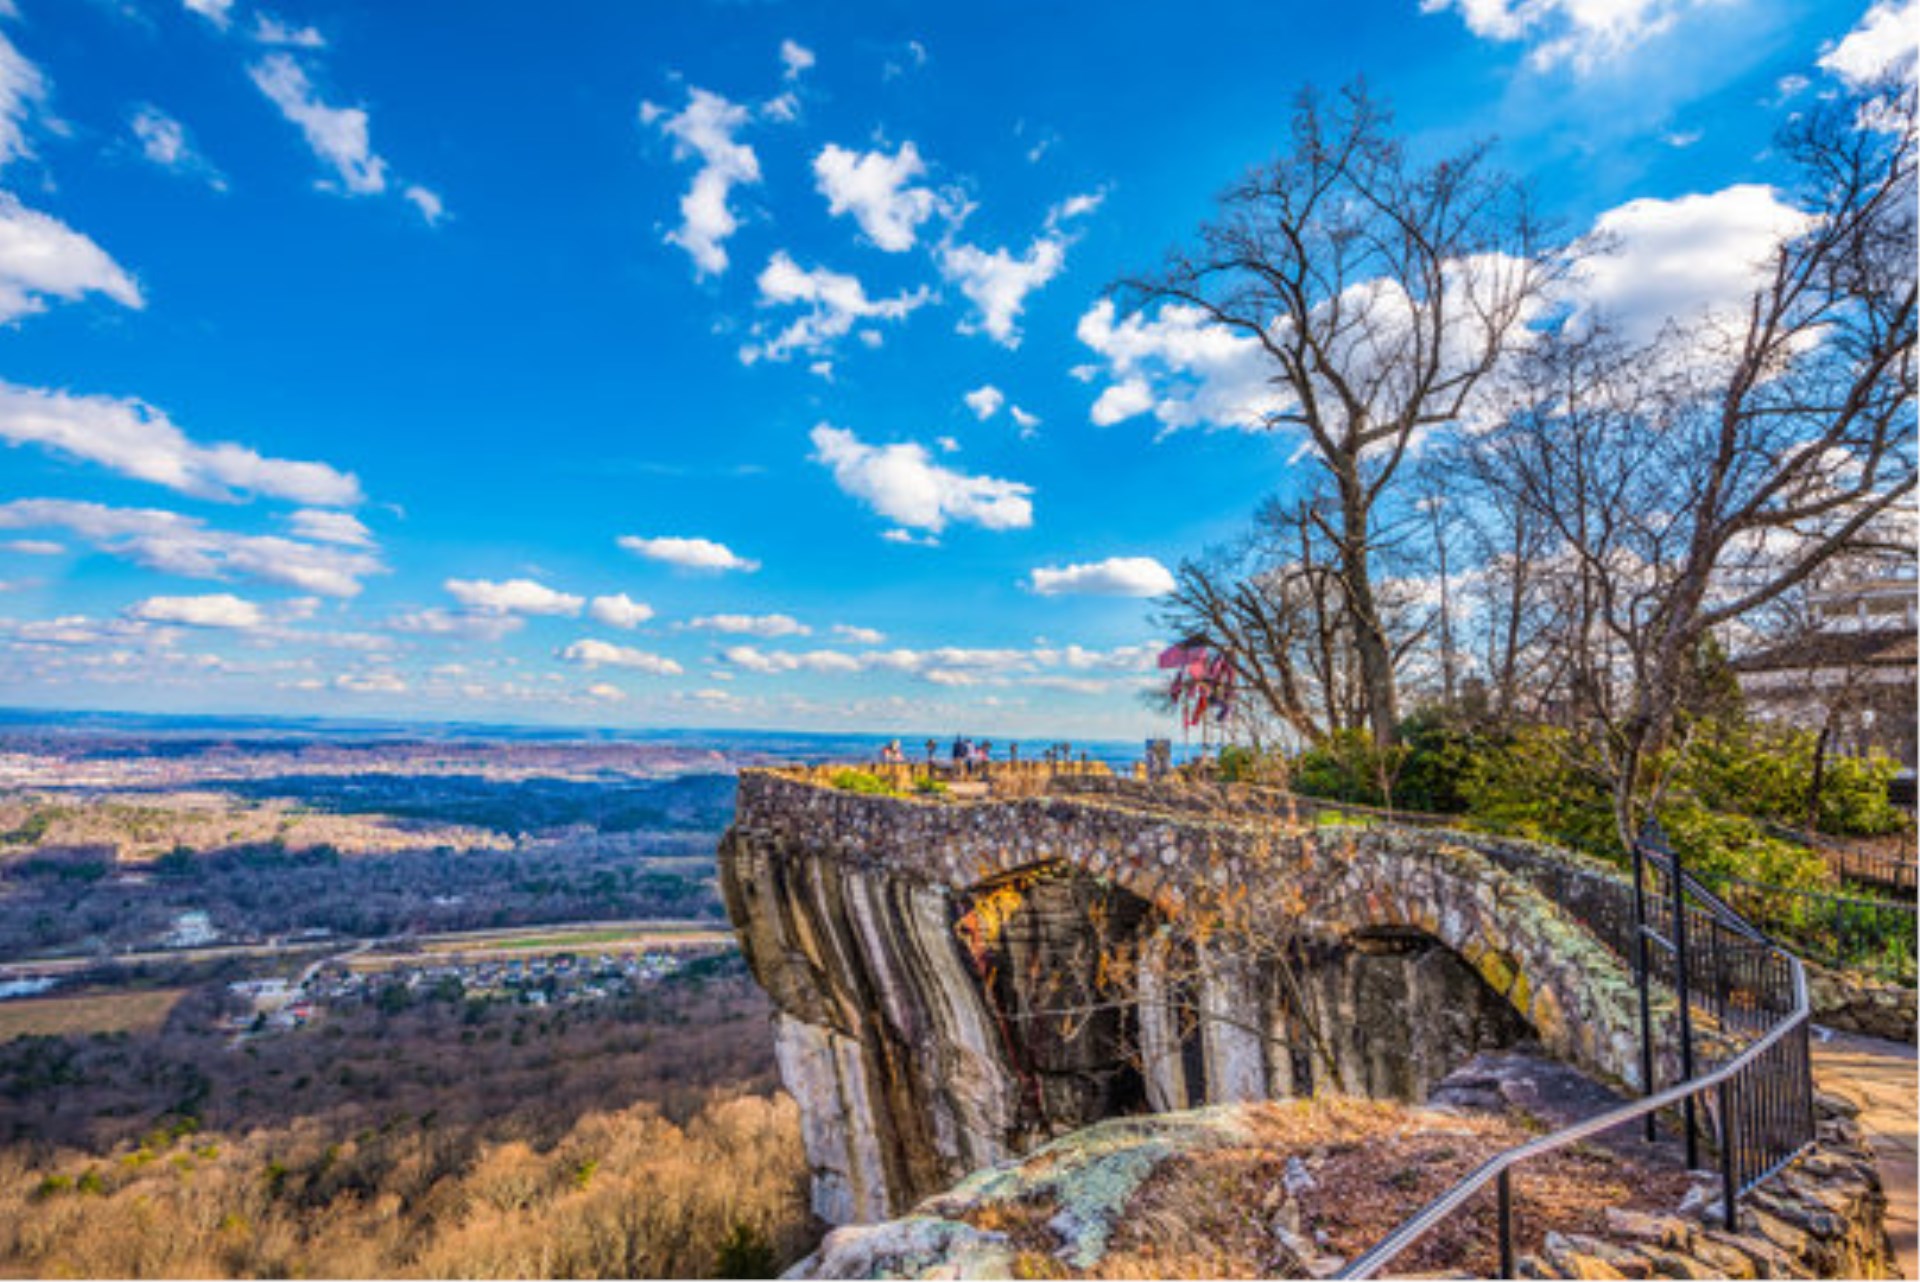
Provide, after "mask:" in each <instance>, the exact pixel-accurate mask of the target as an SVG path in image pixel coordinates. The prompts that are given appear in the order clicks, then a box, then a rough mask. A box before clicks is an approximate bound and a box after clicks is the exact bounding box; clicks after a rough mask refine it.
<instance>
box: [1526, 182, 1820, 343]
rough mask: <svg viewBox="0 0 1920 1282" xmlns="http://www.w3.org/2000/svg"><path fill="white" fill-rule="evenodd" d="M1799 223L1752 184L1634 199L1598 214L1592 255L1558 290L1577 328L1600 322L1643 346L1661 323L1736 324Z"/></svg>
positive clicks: (1802, 218) (1803, 222) (1802, 224)
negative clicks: (1712, 320) (1777, 250)
mask: <svg viewBox="0 0 1920 1282" xmlns="http://www.w3.org/2000/svg"><path fill="white" fill-rule="evenodd" d="M1806 226H1807V217H1806V215H1805V214H1803V213H1801V212H1800V211H1798V210H1796V209H1794V208H1793V207H1792V206H1791V205H1788V204H1786V203H1784V202H1782V201H1781V200H1780V198H1779V197H1778V196H1776V195H1775V194H1774V192H1773V189H1772V188H1770V187H1765V186H1758V185H1753V184H1743V185H1740V186H1735V187H1728V188H1725V189H1724V190H1721V191H1717V192H1713V193H1710V194H1707V195H1693V196H1681V197H1679V198H1677V199H1674V200H1654V199H1644V200H1634V201H1629V202H1627V203H1626V204H1624V205H1620V206H1618V207H1616V208H1614V209H1611V210H1608V211H1607V212H1606V213H1604V214H1602V215H1601V216H1600V217H1599V219H1598V220H1597V221H1596V222H1595V223H1594V227H1593V232H1592V235H1593V237H1594V239H1595V241H1596V243H1597V244H1598V245H1599V246H1600V247H1601V252H1599V253H1596V254H1593V255H1590V256H1588V257H1586V258H1584V259H1582V260H1581V262H1580V264H1579V266H1578V267H1577V269H1576V270H1575V273H1574V276H1573V278H1572V280H1570V281H1569V282H1567V284H1566V285H1565V287H1564V288H1565V291H1566V293H1567V295H1568V297H1569V298H1570V300H1571V301H1572V302H1573V304H1574V306H1575V309H1576V310H1575V315H1574V321H1575V323H1577V324H1586V323H1591V322H1593V321H1595V320H1605V321H1607V322H1609V323H1611V324H1612V325H1613V326H1614V327H1615V328H1616V329H1617V330H1618V331H1619V332H1620V333H1621V334H1622V335H1623V336H1624V337H1626V338H1628V339H1631V340H1633V341H1636V342H1646V341H1649V340H1651V339H1653V338H1654V337H1655V336H1656V335H1658V333H1659V332H1660V328H1661V326H1662V325H1663V324H1665V323H1666V321H1667V320H1669V319H1678V320H1694V319H1698V318H1700V317H1702V316H1706V317H1710V318H1718V319H1728V318H1732V317H1736V316H1737V315H1738V314H1739V313H1741V312H1742V311H1743V310H1744V306H1745V303H1746V300H1747V299H1748V297H1749V296H1750V295H1751V293H1752V291H1753V290H1754V289H1755V288H1756V287H1757V286H1758V285H1759V284H1760V283H1761V281H1762V278H1763V273H1764V270H1765V267H1766V262H1767V259H1768V257H1769V255H1770V254H1771V253H1772V252H1773V250H1774V248H1775V247H1776V246H1777V245H1778V244H1779V243H1780V241H1781V239H1782V238H1784V237H1787V236H1791V235H1794V234H1797V233H1799V232H1801V231H1803V230H1804V229H1805V228H1806Z"/></svg>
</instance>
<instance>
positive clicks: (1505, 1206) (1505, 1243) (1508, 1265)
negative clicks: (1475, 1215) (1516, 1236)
mask: <svg viewBox="0 0 1920 1282" xmlns="http://www.w3.org/2000/svg"><path fill="white" fill-rule="evenodd" d="M1494 1191H1495V1194H1496V1196H1497V1199H1498V1201H1499V1204H1500V1276H1501V1277H1503V1278H1510V1277H1512V1276H1513V1275H1514V1273H1515V1272H1516V1271H1517V1270H1516V1269H1515V1268H1514V1265H1513V1172H1512V1170H1511V1169H1510V1168H1507V1167H1502V1168H1501V1171H1500V1179H1499V1183H1498V1184H1497V1185H1495V1188H1494Z"/></svg>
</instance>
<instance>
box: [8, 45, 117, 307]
mask: <svg viewBox="0 0 1920 1282" xmlns="http://www.w3.org/2000/svg"><path fill="white" fill-rule="evenodd" d="M0 74H4V73H3V72H0ZM0 128H3V126H0ZM4 146H5V138H4V134H0V148H3V147H4ZM0 154H3V153H0ZM87 294H104V295H105V296H106V297H108V298H111V299H113V300H114V301H115V302H116V303H120V304H121V305H123V306H126V307H132V308H135V309H138V308H141V307H144V306H145V305H146V302H145V300H144V299H143V298H142V297H141V295H140V287H139V286H138V285H136V284H134V282H133V278H132V277H131V276H129V275H127V273H126V272H124V271H122V270H121V268H120V265H119V264H118V263H116V262H114V261H113V259H112V258H111V257H109V256H108V254H107V252H106V251H105V250H104V249H102V248H100V246H98V245H96V244H95V243H94V242H93V241H92V240H90V239H88V238H87V237H86V236H83V235H81V234H80V233H79V232H77V231H75V230H73V228H71V227H69V226H67V225H66V224H65V223H63V222H61V221H60V220H59V219H57V218H54V217H51V216H50V215H47V214H43V213H39V212H38V211H36V210H32V209H28V208H27V207H26V206H25V205H22V204H21V203H20V201H19V199H18V198H17V197H15V196H14V195H13V194H12V193H11V192H4V191H0V324H4V323H5V322H7V321H12V320H17V319H18V318H20V317H22V316H30V315H32V314H33V313H35V312H42V311H45V310H46V307H47V300H48V299H49V298H59V299H64V300H66V301H68V302H73V301H76V300H78V299H80V298H82V297H83V296H85V295H87Z"/></svg>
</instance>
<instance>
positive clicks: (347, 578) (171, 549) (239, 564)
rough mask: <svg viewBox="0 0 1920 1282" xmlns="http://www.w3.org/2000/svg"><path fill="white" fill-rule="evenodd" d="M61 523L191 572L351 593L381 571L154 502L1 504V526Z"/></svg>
mask: <svg viewBox="0 0 1920 1282" xmlns="http://www.w3.org/2000/svg"><path fill="white" fill-rule="evenodd" d="M32 529H64V530H68V531H71V532H72V533H73V534H74V536H75V537H77V538H79V539H81V540H82V541H84V542H86V543H88V544H90V545H91V546H93V547H95V548H97V549H99V550H100V551H102V552H106V553H108V554H109V555H111V556H117V557H121V558H122V559H125V560H128V561H132V562H134V563H135V564H137V565H144V566H146V567H147V568H149V569H153V570H161V571H164V572H165V573H168V574H178V575H181V576H182V577H184V578H190V579H232V578H245V579H258V580H260V581H262V582H265V583H279V584H284V585H286V586H288V587H293V588H299V589H300V590H302V591H304V592H317V593H319V594H320V595H322V596H334V597H350V596H354V595H356V594H358V593H359V591H360V581H361V580H362V579H364V578H366V577H368V576H369V575H373V574H378V573H381V572H382V571H384V570H385V568H386V567H385V566H383V565H382V564H381V563H380V560H379V558H378V557H375V556H374V555H372V554H371V553H368V552H364V551H359V550H356V549H351V548H342V547H330V546H326V545H323V544H317V543H306V542H302V541H300V540H298V539H285V538H279V537H276V536H272V535H256V534H233V533H229V532H227V531H224V530H214V529H209V528H207V525H206V523H205V522H204V521H201V520H200V519H199V518H197V517H191V516H184V515H182V514H180V513H178V512H167V511H162V510H159V509H156V508H120V507H108V506H106V505H104V504H100V503H86V502H80V501H76V500H72V499H16V500H15V501H13V502H11V503H0V530H32Z"/></svg>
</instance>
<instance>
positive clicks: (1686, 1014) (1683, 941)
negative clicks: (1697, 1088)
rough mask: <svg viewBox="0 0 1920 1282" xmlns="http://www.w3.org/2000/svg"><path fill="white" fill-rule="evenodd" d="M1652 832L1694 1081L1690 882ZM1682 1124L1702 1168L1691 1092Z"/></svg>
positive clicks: (1684, 1062) (1686, 1075)
mask: <svg viewBox="0 0 1920 1282" xmlns="http://www.w3.org/2000/svg"><path fill="white" fill-rule="evenodd" d="M1653 833H1654V836H1655V838H1656V839H1657V840H1658V841H1659V843H1660V853H1662V854H1664V855H1665V856H1666V857H1667V879H1668V881H1669V882H1671V883H1672V888H1673V989H1674V999H1675V1001H1676V1002H1677V1004H1678V1005H1679V1007H1680V1080H1681V1081H1683V1082H1690V1081H1692V1080H1693V986H1692V977H1691V975H1690V974H1689V973H1688V972H1689V968H1690V965H1691V963H1692V958H1691V957H1689V956H1688V954H1687V884H1686V877H1685V875H1684V874H1683V873H1682V872H1681V869H1680V855H1679V853H1678V852H1677V851H1675V850H1674V848H1673V847H1672V846H1671V845H1669V844H1667V839H1666V837H1665V835H1664V834H1662V833H1661V832H1660V828H1659V825H1658V824H1657V823H1656V824H1654V825H1653ZM1680 1115H1681V1125H1682V1126H1684V1127H1685V1128H1686V1132H1687V1169H1688V1170H1690V1171H1693V1170H1698V1169H1699V1168H1700V1135H1699V1128H1698V1117H1697V1114H1696V1111H1695V1106H1694V1102H1693V1096H1691V1095H1689V1096H1687V1097H1686V1098H1685V1099H1684V1100H1682V1101H1681V1102H1680Z"/></svg>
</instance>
